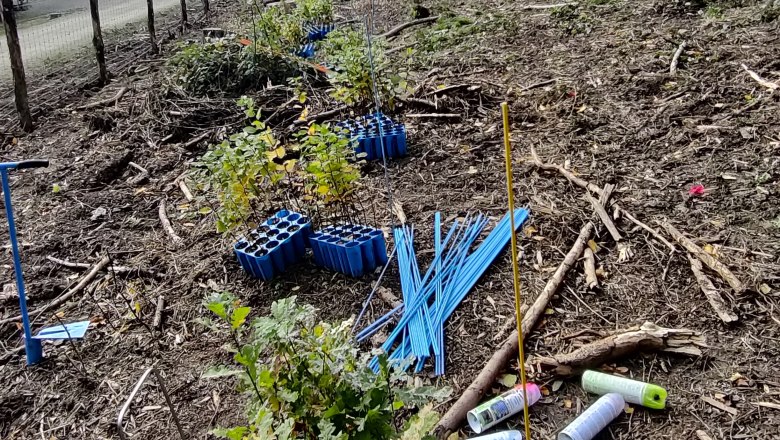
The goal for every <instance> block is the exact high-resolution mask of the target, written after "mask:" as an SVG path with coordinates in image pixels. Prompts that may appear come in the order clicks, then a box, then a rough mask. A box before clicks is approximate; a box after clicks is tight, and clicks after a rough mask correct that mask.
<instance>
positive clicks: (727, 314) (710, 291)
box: [688, 254, 739, 324]
mask: <svg viewBox="0 0 780 440" xmlns="http://www.w3.org/2000/svg"><path fill="white" fill-rule="evenodd" d="M688 261H690V263H691V271H692V272H693V275H694V276H695V277H696V281H698V282H699V287H701V291H702V293H704V296H706V297H707V301H709V302H710V305H711V306H712V308H713V309H714V310H715V313H717V314H718V317H719V318H720V319H721V320H722V321H723V322H725V323H727V324H728V323H731V322H736V321H738V320H739V318H738V317H737V315H736V314H734V313H733V312H732V311H731V310H730V307H729V306H728V305H726V302H725V301H723V298H721V296H720V293H718V289H716V288H715V286H714V285H713V284H712V281H710V279H709V278H708V277H707V275H705V274H704V270H703V268H702V266H701V261H699V260H697V259H696V258H694V257H692V256H691V254H688Z"/></svg>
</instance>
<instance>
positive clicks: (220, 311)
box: [206, 302, 227, 320]
mask: <svg viewBox="0 0 780 440" xmlns="http://www.w3.org/2000/svg"><path fill="white" fill-rule="evenodd" d="M206 307H207V308H208V309H209V310H211V311H212V312H213V313H214V314H215V315H217V316H219V317H220V318H222V319H224V320H227V312H226V311H225V305H224V304H222V303H218V302H210V303H208V304H207V305H206Z"/></svg>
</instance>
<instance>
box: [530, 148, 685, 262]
mask: <svg viewBox="0 0 780 440" xmlns="http://www.w3.org/2000/svg"><path fill="white" fill-rule="evenodd" d="M531 156H532V158H533V161H534V165H535V166H536V167H537V168H541V169H543V170H545V171H557V172H558V173H560V174H561V175H563V177H565V178H566V180H568V181H569V182H571V183H573V184H574V185H577V186H579V187H580V188H582V189H584V190H587V191H590V192H593V193H596V194H598V195H599V196H601V191H602V190H601V188H599V187H598V186H596V185H594V184H592V183H590V182H588V181H587V180H585V179H583V178H581V177H578V176H575V175H574V174H573V173H572V172H571V171H569V170H567V169H566V168H564V167H562V166H560V165H556V164H551V163H545V162H542V160H541V159H540V158H539V155H538V154H537V153H536V148H534V147H533V146H531ZM613 206H614V207H616V208H617V209H619V210H620V211H621V212H622V213H623V214H624V215H625V216H626V218H627V219H629V220H631V221H632V222H633V223H634V224H635V225H637V226H639V227H640V228H642V229H644V230H645V231H647V232H649V233H650V234H651V235H652V236H653V237H655V238H657V239H658V240H659V241H661V242H662V243H664V244H665V245H667V246H669V249H671V250H672V252H674V251H675V250H676V248H675V247H674V245H673V244H672V243H670V242H669V241H668V240H666V239H665V238H664V237H663V235H661V233H660V232H658V231H656V230H655V229H653V228H651V227H650V226H648V225H646V224H644V223H642V222H641V221H639V220H637V219H636V218H635V217H634V216H633V215H631V213H629V212H628V211H626V210H625V208H623V207H621V206H620V205H618V204H617V203H615V204H613Z"/></svg>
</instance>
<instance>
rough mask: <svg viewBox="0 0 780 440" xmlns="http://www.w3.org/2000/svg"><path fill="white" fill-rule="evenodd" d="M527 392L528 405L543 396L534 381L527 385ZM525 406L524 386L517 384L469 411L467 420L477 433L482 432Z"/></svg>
mask: <svg viewBox="0 0 780 440" xmlns="http://www.w3.org/2000/svg"><path fill="white" fill-rule="evenodd" d="M525 392H526V394H527V395H528V406H531V405H533V404H534V403H536V402H538V401H539V399H540V398H541V397H542V393H541V391H540V390H539V386H538V385H536V384H533V383H529V384H527V385H526V388H525ZM523 406H524V405H523V386H522V385H517V386H515V387H514V388H512V389H511V390H509V391H507V392H505V393H503V394H501V395H500V396H497V397H495V398H493V399H491V400H488V401H487V402H485V403H483V404H481V405H479V406H478V407H476V408H474V409H472V410H471V411H469V412H468V413H467V414H466V420H468V422H469V426H470V427H471V429H472V430H473V431H474V432H475V433H477V434H481V433H482V432H484V431H485V430H486V429H488V428H490V427H492V426H494V425H496V424H497V423H499V422H501V421H503V420H506V419H507V418H509V417H510V416H512V415H514V414H517V413H519V412H520V411H522V410H523Z"/></svg>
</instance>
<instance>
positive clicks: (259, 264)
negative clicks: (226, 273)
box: [233, 210, 311, 281]
mask: <svg viewBox="0 0 780 440" xmlns="http://www.w3.org/2000/svg"><path fill="white" fill-rule="evenodd" d="M309 235H311V220H310V219H309V218H308V217H306V216H304V215H302V214H299V213H297V212H291V211H287V210H281V211H279V212H277V213H276V214H274V215H273V216H272V217H270V218H269V219H267V220H266V221H264V222H263V224H261V225H260V226H258V227H257V228H256V229H253V230H252V231H250V232H249V234H247V236H246V237H243V238H241V239H240V240H239V241H238V242H237V243H236V244H235V245H234V246H233V249H234V251H235V253H236V258H237V259H238V262H239V264H240V265H241V267H242V268H243V269H244V271H246V272H247V273H249V274H251V275H252V276H254V277H255V278H259V279H261V280H266V281H267V280H270V279H271V278H273V277H274V276H275V275H277V274H279V273H282V272H284V271H285V270H287V268H288V267H289V266H290V265H293V264H296V263H298V262H300V261H301V260H302V259H303V257H304V256H305V255H306V246H307V243H308V240H309Z"/></svg>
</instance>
